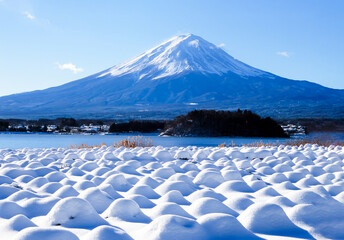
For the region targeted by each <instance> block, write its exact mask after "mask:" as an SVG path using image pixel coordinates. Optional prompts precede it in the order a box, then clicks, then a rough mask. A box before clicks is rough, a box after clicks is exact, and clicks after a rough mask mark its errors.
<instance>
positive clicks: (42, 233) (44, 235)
mask: <svg viewBox="0 0 344 240" xmlns="http://www.w3.org/2000/svg"><path fill="white" fill-rule="evenodd" d="M42 239H49V240H61V239H68V240H79V238H78V237H77V236H76V235H75V234H74V233H72V232H70V231H68V230H65V229H57V228H41V227H30V228H26V229H24V230H23V231H20V232H19V233H18V235H17V236H16V237H15V240H42Z"/></svg>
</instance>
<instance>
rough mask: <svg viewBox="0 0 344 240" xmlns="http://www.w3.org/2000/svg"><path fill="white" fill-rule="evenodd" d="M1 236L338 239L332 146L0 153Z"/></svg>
mask: <svg viewBox="0 0 344 240" xmlns="http://www.w3.org/2000/svg"><path fill="white" fill-rule="evenodd" d="M0 160H1V161H0V164H1V167H0V199H1V200H0V239H6V240H10V239H30V240H31V239H35V240H36V239H37V240H38V239H39V240H41V239H49V240H57V239H58V240H62V239H73V240H74V239H83V240H86V239H87V240H90V239H104V240H105V239H143V240H149V239H185V240H190V239H197V240H203V239H299V238H301V239H312V238H316V239H344V205H343V204H344V192H343V190H344V172H343V169H344V168H343V167H344V163H343V160H344V149H342V148H341V147H329V148H325V147H319V146H316V145H306V146H303V147H290V146H288V147H284V146H280V147H261V148H248V147H236V148H210V147H209V148H200V147H187V148H177V147H172V148H163V147H151V148H135V149H125V148H118V149H117V148H111V147H102V148H100V149H79V150H78V149H19V150H7V149H6V150H0Z"/></svg>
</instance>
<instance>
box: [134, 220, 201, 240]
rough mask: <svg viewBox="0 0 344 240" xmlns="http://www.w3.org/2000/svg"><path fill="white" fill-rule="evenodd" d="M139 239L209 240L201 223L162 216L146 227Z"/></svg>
mask: <svg viewBox="0 0 344 240" xmlns="http://www.w3.org/2000/svg"><path fill="white" fill-rule="evenodd" d="M137 239H148V240H160V239H164V240H173V239H188V240H208V236H207V233H206V232H205V231H204V229H203V228H202V227H201V225H200V224H199V223H197V222H196V221H195V220H193V219H190V218H185V217H181V216H176V215H162V216H160V217H157V218H155V219H154V220H153V221H152V222H151V223H150V224H148V226H146V227H145V228H144V229H143V230H142V231H141V232H140V234H139V235H138V236H137Z"/></svg>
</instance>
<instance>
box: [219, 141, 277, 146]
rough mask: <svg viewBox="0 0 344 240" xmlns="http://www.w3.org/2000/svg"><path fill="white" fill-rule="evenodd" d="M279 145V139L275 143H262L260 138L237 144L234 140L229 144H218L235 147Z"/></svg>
mask: <svg viewBox="0 0 344 240" xmlns="http://www.w3.org/2000/svg"><path fill="white" fill-rule="evenodd" d="M278 145H280V143H279V141H277V142H275V143H264V142H263V140H260V141H259V142H254V143H247V144H241V145H237V144H236V143H235V142H233V141H232V142H231V143H230V144H225V143H222V144H220V145H218V147H235V146H242V147H271V146H278Z"/></svg>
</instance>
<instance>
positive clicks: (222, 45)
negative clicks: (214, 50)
mask: <svg viewBox="0 0 344 240" xmlns="http://www.w3.org/2000/svg"><path fill="white" fill-rule="evenodd" d="M225 46H226V44H224V43H220V44H219V45H217V47H219V48H223V47H225Z"/></svg>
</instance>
